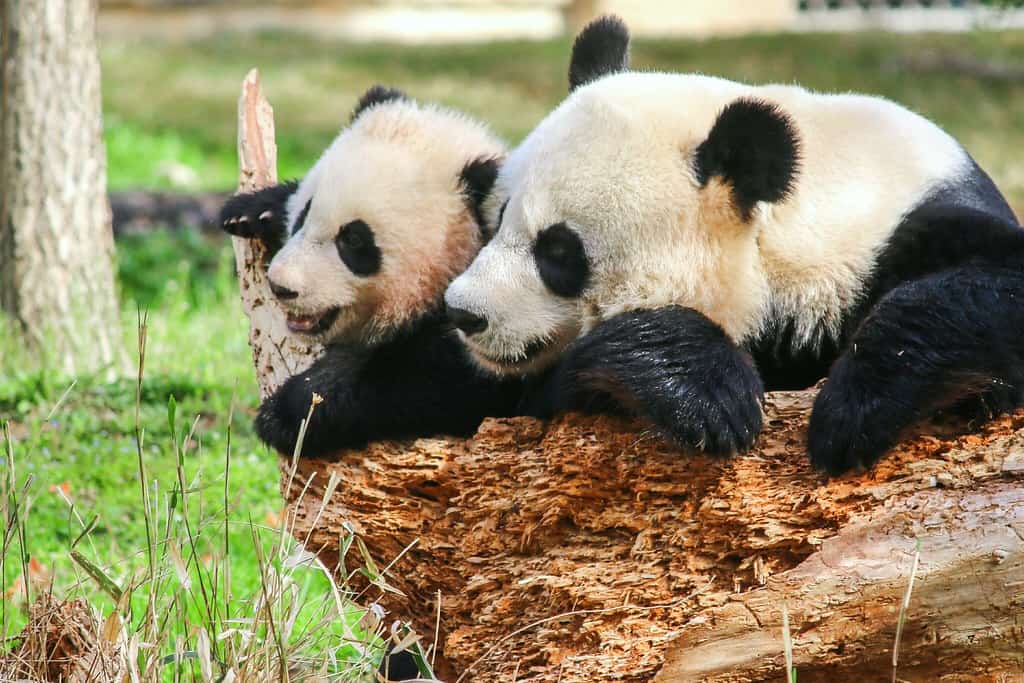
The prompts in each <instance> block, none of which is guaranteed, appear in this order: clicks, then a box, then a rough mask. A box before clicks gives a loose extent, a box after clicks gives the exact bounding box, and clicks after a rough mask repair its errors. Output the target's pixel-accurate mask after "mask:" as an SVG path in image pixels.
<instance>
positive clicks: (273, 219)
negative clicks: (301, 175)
mask: <svg viewBox="0 0 1024 683" xmlns="http://www.w3.org/2000/svg"><path fill="white" fill-rule="evenodd" d="M296 189H298V183H295V182H285V183H281V184H280V185H272V186H270V187H266V188H263V189H262V190H258V191H256V192H243V193H241V194H236V195H234V196H233V197H231V198H229V199H228V200H227V201H226V202H224V206H223V207H221V210H220V225H221V228H222V229H223V230H224V231H225V232H228V233H230V234H232V235H235V236H236V237H245V238H248V239H259V240H261V241H262V242H263V244H265V245H266V247H267V253H268V255H269V256H273V255H274V254H276V253H277V252H278V251H279V250H280V249H281V246H282V245H283V244H284V242H285V239H286V237H287V232H288V226H287V220H288V217H287V215H286V211H285V207H286V205H287V203H288V198H289V197H290V196H291V195H292V194H294V192H295V190H296Z"/></svg>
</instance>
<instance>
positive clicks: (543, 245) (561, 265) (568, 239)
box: [533, 223, 590, 298]
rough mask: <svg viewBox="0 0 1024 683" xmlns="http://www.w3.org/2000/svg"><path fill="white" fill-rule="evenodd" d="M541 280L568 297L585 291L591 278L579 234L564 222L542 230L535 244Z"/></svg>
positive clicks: (535, 254) (534, 249) (552, 289)
mask: <svg viewBox="0 0 1024 683" xmlns="http://www.w3.org/2000/svg"><path fill="white" fill-rule="evenodd" d="M533 258H534V260H535V261H536V262H537V270H538V271H539V272H540V279H541V280H542V281H543V282H544V284H545V285H546V286H547V288H548V289H550V290H551V291H552V292H554V293H555V294H557V295H558V296H564V297H568V298H575V297H578V296H579V295H580V294H582V293H583V290H584V289H585V288H586V286H587V281H588V280H589V279H590V260H589V259H588V258H587V253H586V251H584V250H583V241H582V240H580V238H579V235H577V234H576V233H575V232H573V231H572V230H570V229H569V227H568V226H567V225H566V224H565V223H556V224H555V225H552V226H549V227H547V228H545V229H544V230H542V231H541V232H540V234H539V235H537V241H536V242H534V244H533Z"/></svg>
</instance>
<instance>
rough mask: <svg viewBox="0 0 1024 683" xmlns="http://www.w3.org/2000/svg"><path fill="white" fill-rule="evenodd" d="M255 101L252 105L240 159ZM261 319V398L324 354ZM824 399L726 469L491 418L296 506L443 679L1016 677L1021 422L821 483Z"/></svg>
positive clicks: (779, 410) (622, 437)
mask: <svg viewBox="0 0 1024 683" xmlns="http://www.w3.org/2000/svg"><path fill="white" fill-rule="evenodd" d="M247 84H250V81H249V79H247ZM250 85H251V84H250ZM247 87H249V86H247ZM255 106H256V100H255V99H246V98H245V97H244V96H243V99H242V101H241V102H240V111H241V113H240V122H241V123H242V126H243V130H242V132H241V133H240V141H242V143H243V144H244V142H245V141H246V140H249V139H251V136H249V135H247V134H246V132H245V127H246V126H247V125H248V123H249V122H251V121H253V120H254V118H253V116H251V115H249V114H248V113H247V111H248V110H247V109H246V108H247V107H255ZM243 110H244V111H243ZM242 158H243V159H252V158H255V156H253V155H249V156H245V155H243V157H242ZM254 177H255V176H254ZM238 253H239V255H240V258H242V259H243V260H241V261H240V268H239V270H240V272H241V273H242V277H243V298H245V297H246V296H249V297H255V298H257V299H259V300H260V301H261V304H262V302H263V301H270V298H269V295H268V294H267V293H266V292H265V291H264V290H262V289H260V288H261V287H265V285H264V284H263V283H261V282H260V281H258V277H257V276H258V275H259V272H260V271H259V268H258V260H256V259H257V258H258V255H254V254H246V253H245V252H243V251H239V252H238ZM245 259H249V260H245ZM246 278H250V279H249V280H248V281H247V280H246ZM252 278H255V279H256V280H257V281H256V282H255V283H254V282H253V279H252ZM247 310H249V309H247ZM257 312H259V313H260V314H262V315H266V316H267V317H266V318H260V319H259V320H257V317H256V315H255V313H254V315H253V341H254V349H261V350H262V349H264V348H265V347H262V346H259V345H260V344H265V340H266V339H268V338H273V339H275V340H278V341H275V342H274V343H273V345H272V346H273V348H274V349H276V352H275V353H271V354H266V353H263V352H262V351H261V352H260V353H258V354H257V376H258V379H259V381H260V384H261V387H262V388H263V391H264V392H267V391H269V390H270V388H271V387H272V386H274V385H275V384H276V383H277V382H279V381H280V379H281V377H283V376H286V375H287V374H288V373H289V372H291V371H292V368H294V367H298V366H300V365H301V364H302V363H305V362H308V361H309V359H310V357H311V356H312V353H314V352H315V350H313V351H310V350H303V349H301V348H296V347H295V346H293V345H292V344H291V342H289V341H288V340H287V339H285V338H278V337H276V336H275V335H276V334H277V332H276V331H275V332H273V333H268V332H266V331H265V330H264V328H263V325H264V324H268V325H273V324H274V323H273V316H272V315H270V312H269V307H267V306H265V305H261V307H259V308H258V311H257ZM268 320H269V321H271V322H266V321H268ZM275 329H276V328H275ZM813 395H814V392H813V391H805V392H779V393H774V394H769V396H768V397H767V400H766V406H765V413H766V417H765V429H764V433H763V434H762V436H761V439H760V441H759V443H758V445H757V447H756V448H755V449H754V450H753V451H752V452H751V453H749V454H747V455H745V456H742V457H736V458H731V459H724V460H721V459H712V458H708V457H703V456H698V455H692V454H684V453H680V452H678V451H677V450H675V449H673V448H671V447H669V446H668V445H666V444H665V443H664V442H662V441H661V440H660V439H659V438H657V437H656V436H655V435H654V434H652V433H651V432H650V431H649V430H648V429H647V427H646V426H645V425H643V424H639V423H636V422H632V421H629V420H624V419H620V418H613V417H602V416H583V415H566V416H564V417H561V418H559V419H556V420H554V421H552V422H550V423H543V422H540V421H537V420H533V419H529V418H516V419H503V420H486V421H485V422H484V423H483V425H482V426H481V427H480V429H479V431H478V433H477V434H476V435H475V436H474V437H472V438H470V439H454V438H432V439H418V440H415V441H403V442H399V441H394V442H380V443H376V444H373V445H371V446H369V447H368V448H366V449H365V450H362V451H346V452H341V453H338V454H337V457H336V458H334V459H331V460H301V461H300V462H299V463H298V466H297V470H296V471H295V472H294V476H292V473H291V472H290V462H289V459H287V458H282V469H283V470H284V471H285V472H286V474H287V476H285V477H284V479H283V484H282V490H283V494H284V496H285V499H286V501H287V503H288V505H289V508H290V513H291V514H292V515H293V516H294V523H295V529H294V534H295V535H296V537H297V538H307V537H308V538H309V542H308V547H309V548H310V549H312V550H315V551H316V552H317V553H318V554H319V555H320V556H321V558H322V559H323V560H325V561H326V562H327V563H328V564H329V565H330V566H337V567H338V571H339V572H344V573H345V574H346V575H350V574H352V573H353V572H354V570H356V569H357V568H358V565H360V564H361V563H362V561H363V560H362V559H361V558H359V557H358V556H357V555H358V554H356V553H349V554H348V555H347V556H346V557H345V558H344V560H345V562H346V563H348V564H347V565H346V566H338V565H339V564H340V562H341V558H339V538H343V537H345V536H350V535H352V534H356V535H358V536H359V537H360V539H361V540H362V541H363V543H364V544H365V546H366V547H367V548H368V550H369V553H370V555H371V556H372V557H373V558H374V560H375V562H376V564H377V565H378V566H380V567H386V570H385V574H386V581H387V583H388V584H389V585H390V586H391V587H394V588H396V589H398V591H400V594H397V593H393V592H387V591H383V590H378V589H376V588H373V587H370V588H369V592H368V593H367V595H368V596H369V597H370V598H371V599H374V600H376V601H377V602H379V603H381V604H382V605H384V606H385V607H386V608H387V609H388V610H390V612H391V614H392V615H393V616H395V617H398V618H402V619H407V620H409V621H410V622H411V623H412V624H413V625H414V627H415V628H416V629H417V630H418V631H419V632H420V633H421V634H423V635H424V642H425V643H429V642H430V641H431V640H432V638H433V635H434V629H435V624H436V623H439V624H440V632H439V633H437V637H438V643H439V650H440V652H439V653H438V657H439V666H438V668H439V670H440V671H441V672H442V674H441V675H442V678H444V679H445V680H447V681H449V683H452V682H457V681H535V682H541V681H545V682H546V681H551V682H552V683H554V682H556V681H561V682H562V683H574V682H579V683H583V682H588V683H589V682H594V681H631V682H638V683H639V682H641V681H666V682H673V683H674V682H676V681H698V680H709V681H735V682H740V681H767V680H775V681H778V680H785V679H786V677H787V676H789V674H788V673H787V669H788V668H790V667H792V668H794V669H796V670H797V671H798V672H799V680H800V681H801V683H803V682H804V681H816V680H831V681H835V680H856V681H874V680H882V679H884V680H895V679H896V678H897V677H898V678H899V679H906V680H914V681H935V680H942V681H984V680H991V681H997V680H998V681H1002V680H1013V678H1010V676H1014V675H1017V676H1020V675H1024V669H1022V664H1021V658H1022V653H1024V642H1022V641H1024V616H1022V615H1024V612H1022V611H1021V605H1022V603H1024V412H1022V413H1018V414H1016V415H1012V416H1004V417H1001V418H998V419H996V420H994V421H992V422H990V423H988V424H986V425H984V426H982V427H980V428H972V426H971V425H962V424H956V423H933V424H928V425H923V426H921V427H920V428H919V429H918V430H917V433H915V434H908V435H907V439H906V440H905V441H904V442H903V443H901V444H900V445H899V446H898V447H897V448H895V449H894V450H893V452H892V453H891V454H889V455H888V456H887V457H886V458H884V459H883V460H882V461H881V462H880V463H879V464H878V465H877V466H876V467H875V468H874V469H872V470H871V471H869V472H867V473H863V474H859V475H854V476H848V477H845V478H842V479H836V480H827V479H824V478H823V477H821V476H820V475H819V474H817V473H816V472H814V471H813V470H812V469H811V468H810V466H809V464H808V461H807V457H806V455H805V448H804V432H805V429H806V424H807V418H808V414H809V410H810V406H811V403H812V400H813ZM332 476H336V477H337V480H338V481H340V482H341V484H340V485H339V486H338V487H337V489H336V490H335V491H334V494H333V497H332V498H331V500H330V504H329V505H328V506H327V508H326V510H325V511H324V512H323V514H318V513H319V512H320V508H321V503H322V499H323V496H324V493H325V488H327V487H328V482H329V480H330V479H331V477H332ZM353 575H354V574H353ZM911 582H913V586H912V590H911V589H910V586H911ZM908 595H909V602H907V603H905V602H904V601H905V600H906V599H907V597H908ZM438 614H440V618H438ZM900 624H902V626H901V636H900V638H899V640H898V657H897V656H896V655H894V649H895V647H896V643H897V637H896V632H897V628H898V625H900ZM787 660H788V661H789V662H791V664H790V663H788V661H787ZM894 662H895V664H894Z"/></svg>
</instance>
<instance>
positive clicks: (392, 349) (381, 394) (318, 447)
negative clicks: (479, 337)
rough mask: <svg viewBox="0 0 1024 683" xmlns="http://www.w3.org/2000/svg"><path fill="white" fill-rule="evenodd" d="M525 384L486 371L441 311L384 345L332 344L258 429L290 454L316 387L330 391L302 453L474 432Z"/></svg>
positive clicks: (272, 401)
mask: <svg viewBox="0 0 1024 683" xmlns="http://www.w3.org/2000/svg"><path fill="white" fill-rule="evenodd" d="M519 391H520V382H519V381H518V380H514V379H497V378H493V377H490V376H487V375H484V374H483V373H481V372H480V371H478V370H477V368H476V367H475V366H474V365H473V362H472V361H471V360H470V358H469V356H468V352H467V351H466V349H465V348H464V347H463V345H462V344H461V343H460V342H459V340H458V338H457V337H456V336H455V335H454V334H452V333H451V332H450V331H449V328H448V325H447V323H446V321H445V320H444V316H443V315H442V314H440V313H434V314H432V315H430V316H428V317H426V318H423V319H421V320H417V321H414V322H412V323H410V325H409V326H408V327H407V328H406V329H404V330H402V331H400V332H398V333H397V334H396V336H395V337H393V338H392V339H390V340H389V341H386V342H384V343H383V344H381V345H379V346H377V347H375V348H372V349H367V350H363V351H362V352H361V353H360V352H356V351H354V350H353V349H351V348H347V347H340V346H333V347H329V348H328V349H327V351H326V352H325V353H324V355H323V356H322V357H321V358H320V359H318V360H317V361H316V363H314V364H313V366H312V367H311V368H310V369H309V370H307V371H306V372H303V373H301V374H298V375H295V376H293V377H291V378H289V379H288V381H286V382H285V383H284V384H283V385H282V386H281V388H280V389H278V390H277V391H276V392H275V393H274V394H273V395H272V396H270V397H269V398H268V399H266V400H265V401H264V402H263V405H261V406H260V409H259V414H258V415H257V417H256V431H257V433H258V434H259V436H260V438H261V439H263V441H264V442H266V443H268V444H269V445H271V446H273V447H274V448H276V449H277V450H278V451H281V452H284V453H291V452H292V451H293V450H294V448H295V443H296V440H297V439H298V434H299V424H300V422H301V421H302V420H303V419H304V418H305V417H306V414H307V413H308V412H309V407H310V402H311V400H312V396H313V393H314V392H316V393H317V394H319V395H320V396H322V397H323V399H324V402H323V403H321V404H320V405H318V406H317V407H316V409H315V410H314V412H313V418H312V420H311V421H310V424H309V427H308V428H307V431H306V437H305V440H304V442H303V444H304V445H303V449H302V454H303V455H304V456H309V457H317V456H322V455H327V454H330V453H332V452H334V451H337V450H339V449H342V448H359V447H362V446H365V445H366V443H367V442H369V441H372V440H377V439H386V438H405V437H419V436H429V435H432V434H455V435H469V434H471V433H473V431H474V430H475V429H476V428H477V426H478V425H479V424H480V421H481V420H482V419H483V418H484V417H486V416H507V415H511V414H512V413H513V412H514V409H515V406H516V405H517V402H518V400H519Z"/></svg>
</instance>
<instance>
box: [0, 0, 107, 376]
mask: <svg viewBox="0 0 1024 683" xmlns="http://www.w3.org/2000/svg"><path fill="white" fill-rule="evenodd" d="M106 193H107V160H106V152H105V150H104V146H103V121H102V109H101V102H100V64H99V55H98V53H97V51H96V0H73V1H68V0H0V308H2V309H3V310H4V312H6V313H7V314H8V315H10V317H11V319H12V320H13V321H14V322H15V323H16V324H17V325H18V327H19V328H20V332H21V333H22V335H23V337H24V339H25V341H26V342H27V346H28V347H29V348H30V349H31V350H32V351H33V353H34V354H36V355H38V356H40V357H42V358H43V359H44V360H46V361H49V362H51V363H52V364H53V366H54V367H56V368H57V369H59V370H60V371H62V372H64V373H67V374H77V373H83V372H95V371H107V372H108V373H110V374H115V373H116V372H118V371H121V370H124V369H126V367H127V356H126V355H125V353H124V348H123V344H122V341H121V324H120V319H119V313H118V308H117V298H116V296H115V290H114V265H113V264H114V239H113V233H112V232H111V228H110V207H109V205H108V203H107V194H106Z"/></svg>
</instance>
